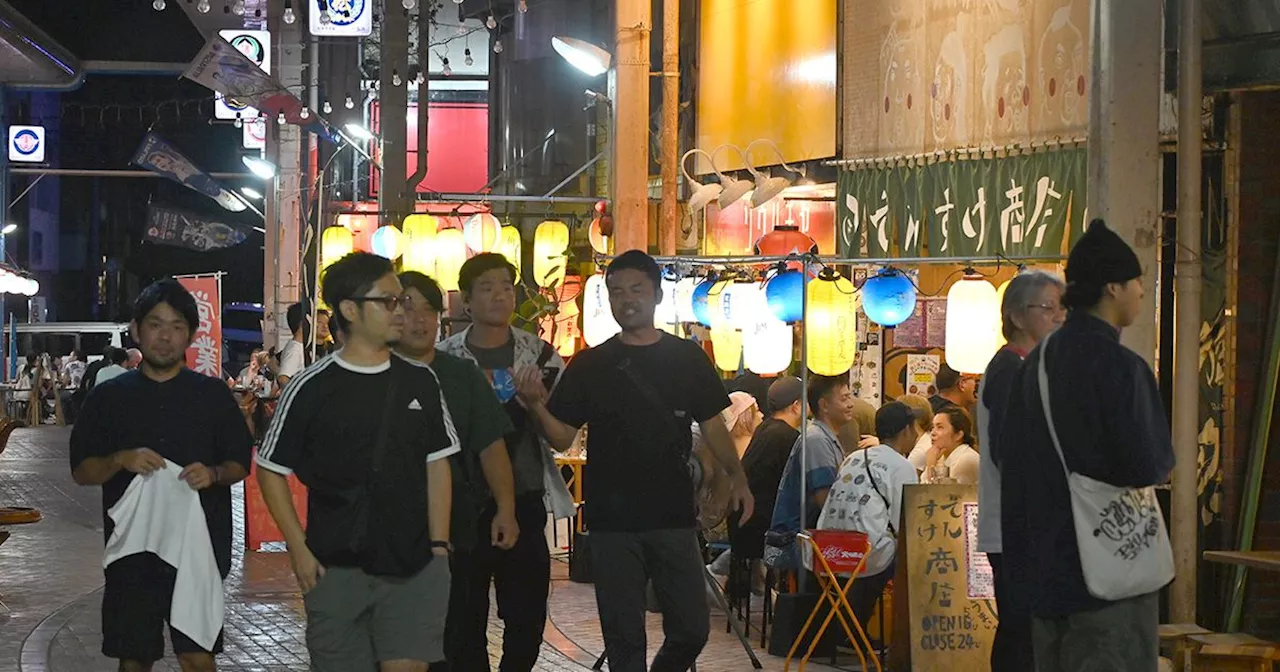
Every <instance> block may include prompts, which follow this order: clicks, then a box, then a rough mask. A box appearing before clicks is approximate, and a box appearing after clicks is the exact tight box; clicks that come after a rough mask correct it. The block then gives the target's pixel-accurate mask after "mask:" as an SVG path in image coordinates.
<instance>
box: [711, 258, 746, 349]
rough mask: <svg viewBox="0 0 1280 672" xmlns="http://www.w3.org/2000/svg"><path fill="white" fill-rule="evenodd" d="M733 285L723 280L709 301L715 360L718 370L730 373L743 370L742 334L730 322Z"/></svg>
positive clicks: (713, 291) (712, 292) (712, 347)
mask: <svg viewBox="0 0 1280 672" xmlns="http://www.w3.org/2000/svg"><path fill="white" fill-rule="evenodd" d="M733 284H734V283H731V282H729V281H723V280H722V281H720V282H718V283H716V286H715V287H714V288H712V290H711V293H710V294H709V295H708V299H707V312H708V313H709V315H710V317H711V350H712V355H713V359H714V360H715V363H716V368H718V369H720V370H721V371H728V372H734V371H737V370H738V369H740V368H742V332H741V331H740V330H738V329H735V328H734V326H733V324H732V322H731V321H730V306H731V305H732V299H731V295H730V292H729V289H730V288H731V287H732V286H733ZM726 299H729V300H726Z"/></svg>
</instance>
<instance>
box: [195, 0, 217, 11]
mask: <svg viewBox="0 0 1280 672" xmlns="http://www.w3.org/2000/svg"><path fill="white" fill-rule="evenodd" d="M210 9H213V8H212V7H210V6H209V0H200V2H197V3H196V11H197V12H200V13H201V14H208V13H209V10H210Z"/></svg>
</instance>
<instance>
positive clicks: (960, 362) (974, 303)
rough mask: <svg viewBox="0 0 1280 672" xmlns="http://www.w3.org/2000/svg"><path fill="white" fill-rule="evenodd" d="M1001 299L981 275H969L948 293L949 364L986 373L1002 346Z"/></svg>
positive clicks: (957, 368)
mask: <svg viewBox="0 0 1280 672" xmlns="http://www.w3.org/2000/svg"><path fill="white" fill-rule="evenodd" d="M999 325H1000V299H999V297H998V296H997V294H996V288H995V287H993V286H992V285H991V283H989V282H987V281H986V280H984V279H983V278H981V277H973V276H969V277H965V278H963V279H962V280H960V281H959V282H957V283H956V284H954V285H952V286H951V290H950V291H948V292H947V329H946V332H947V344H946V345H947V347H946V358H947V366H950V367H951V368H953V369H955V370H956V371H958V372H960V373H973V374H978V373H982V372H983V371H984V370H986V368H987V364H988V363H990V362H991V358H992V357H994V356H995V354H996V350H997V349H998V347H999V345H998V343H999V338H998V337H999V333H1000V327H999Z"/></svg>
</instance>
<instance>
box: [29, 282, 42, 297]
mask: <svg viewBox="0 0 1280 672" xmlns="http://www.w3.org/2000/svg"><path fill="white" fill-rule="evenodd" d="M27 290H28V291H29V292H30V293H29V294H27V296H35V295H36V294H39V293H40V282H39V281H38V280H36V279H35V278H29V279H28V280H27Z"/></svg>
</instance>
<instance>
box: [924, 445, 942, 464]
mask: <svg viewBox="0 0 1280 672" xmlns="http://www.w3.org/2000/svg"><path fill="white" fill-rule="evenodd" d="M941 459H942V449H941V448H939V447H937V446H929V450H928V452H926V453H925V454H924V464H925V466H926V467H929V468H932V467H933V466H934V465H935V464H937V463H938V462H939V461H940V460H941Z"/></svg>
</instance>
